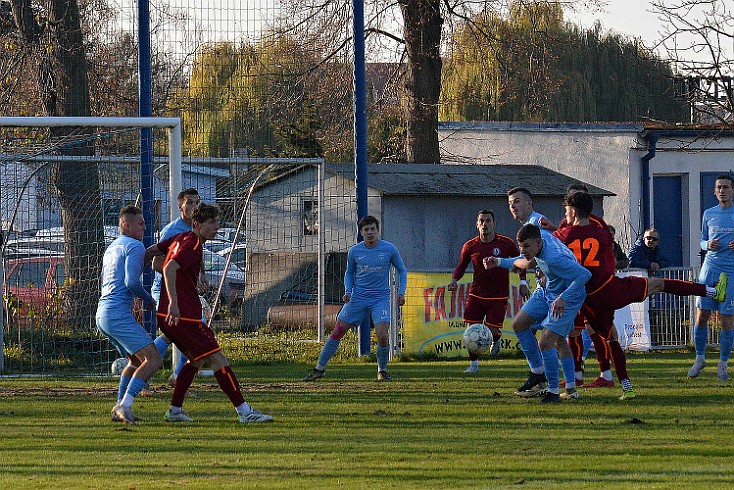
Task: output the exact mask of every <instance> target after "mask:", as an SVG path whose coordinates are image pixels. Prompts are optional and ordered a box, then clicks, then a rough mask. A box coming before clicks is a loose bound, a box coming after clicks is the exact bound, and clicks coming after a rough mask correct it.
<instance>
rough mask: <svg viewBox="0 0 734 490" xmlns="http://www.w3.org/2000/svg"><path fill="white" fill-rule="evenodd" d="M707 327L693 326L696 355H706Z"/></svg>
mask: <svg viewBox="0 0 734 490" xmlns="http://www.w3.org/2000/svg"><path fill="white" fill-rule="evenodd" d="M708 335H709V327H708V325H703V326H698V325H694V327H693V344H694V345H695V346H696V355H697V356H703V355H706V342H707V341H708Z"/></svg>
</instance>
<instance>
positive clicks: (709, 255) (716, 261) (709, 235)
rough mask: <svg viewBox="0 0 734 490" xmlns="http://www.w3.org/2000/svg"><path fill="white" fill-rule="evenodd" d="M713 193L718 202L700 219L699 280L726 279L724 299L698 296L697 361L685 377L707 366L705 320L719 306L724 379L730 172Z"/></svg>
mask: <svg viewBox="0 0 734 490" xmlns="http://www.w3.org/2000/svg"><path fill="white" fill-rule="evenodd" d="M714 195H715V196H716V199H717V200H718V201H719V204H718V205H716V206H714V207H713V208H709V209H707V210H706V211H704V212H703V218H702V219H701V249H702V250H706V258H705V259H704V261H703V266H702V267H701V272H700V274H699V276H698V280H699V282H702V283H704V284H713V283H715V282H717V280H718V281H722V280H723V281H727V291H726V299H725V300H724V301H723V302H722V303H719V302H717V301H714V300H713V299H711V298H698V302H697V304H696V306H697V307H698V309H697V311H696V324H695V325H694V326H693V342H694V344H695V346H696V361H695V362H694V363H693V366H691V369H690V370H689V371H688V377H689V378H695V377H697V376H698V375H699V374H701V370H702V369H703V368H704V366H706V343H707V342H708V321H709V318H710V317H711V311H712V310H718V312H719V315H720V318H721V334H720V336H719V346H720V353H719V365H718V369H717V375H718V378H719V379H720V380H721V381H726V380H728V379H729V374H728V373H727V364H728V362H729V357H730V356H731V350H732V345H733V344H734V290H732V289H731V285H729V284H728V278H727V275H731V274H734V207H732V204H733V202H732V196H733V195H734V179H733V178H732V177H731V176H730V175H719V176H718V177H717V178H716V184H715V185H714Z"/></svg>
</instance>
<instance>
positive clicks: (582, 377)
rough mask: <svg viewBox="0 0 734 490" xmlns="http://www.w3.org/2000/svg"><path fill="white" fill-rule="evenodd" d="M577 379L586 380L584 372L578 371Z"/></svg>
mask: <svg viewBox="0 0 734 490" xmlns="http://www.w3.org/2000/svg"><path fill="white" fill-rule="evenodd" d="M576 379H584V372H583V371H576Z"/></svg>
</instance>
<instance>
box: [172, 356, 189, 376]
mask: <svg viewBox="0 0 734 490" xmlns="http://www.w3.org/2000/svg"><path fill="white" fill-rule="evenodd" d="M187 362H189V360H188V359H186V356H185V355H183V354H181V355H180V356H178V364H177V365H176V368H175V369H174V370H173V375H174V376H178V373H180V372H181V370H182V369H183V367H184V364H186V363H187Z"/></svg>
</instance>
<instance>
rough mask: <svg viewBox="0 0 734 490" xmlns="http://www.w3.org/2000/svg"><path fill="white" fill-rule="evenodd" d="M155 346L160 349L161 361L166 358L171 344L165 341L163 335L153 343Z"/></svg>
mask: <svg viewBox="0 0 734 490" xmlns="http://www.w3.org/2000/svg"><path fill="white" fill-rule="evenodd" d="M153 345H155V348H156V349H158V354H160V355H161V359H162V358H164V357H166V351H167V350H168V346H169V345H171V344H169V343H168V342H166V341H165V340H163V335H159V336H158V337H156V338H155V340H154V341H153Z"/></svg>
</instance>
